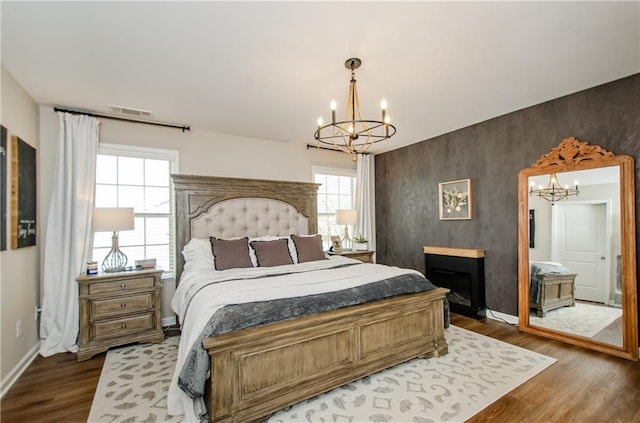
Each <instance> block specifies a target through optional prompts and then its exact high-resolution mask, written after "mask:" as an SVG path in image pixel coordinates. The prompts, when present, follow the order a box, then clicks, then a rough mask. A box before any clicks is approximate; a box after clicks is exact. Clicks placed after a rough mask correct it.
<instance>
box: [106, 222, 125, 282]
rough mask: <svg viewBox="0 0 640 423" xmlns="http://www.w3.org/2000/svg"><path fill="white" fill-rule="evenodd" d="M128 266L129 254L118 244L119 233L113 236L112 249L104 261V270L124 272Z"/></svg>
mask: <svg viewBox="0 0 640 423" xmlns="http://www.w3.org/2000/svg"><path fill="white" fill-rule="evenodd" d="M126 267H127V256H126V254H125V253H123V252H122V251H120V247H119V246H118V234H117V233H116V232H114V233H113V236H112V237H111V251H109V253H108V254H107V256H106V257H105V258H104V260H103V261H102V271H103V272H105V273H113V272H122V271H123V270H124V269H125V268H126Z"/></svg>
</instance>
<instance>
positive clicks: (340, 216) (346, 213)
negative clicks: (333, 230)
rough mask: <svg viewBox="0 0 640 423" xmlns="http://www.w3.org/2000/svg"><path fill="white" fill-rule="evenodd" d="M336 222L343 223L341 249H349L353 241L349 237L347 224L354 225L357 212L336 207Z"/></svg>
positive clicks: (356, 219) (356, 220)
mask: <svg viewBox="0 0 640 423" xmlns="http://www.w3.org/2000/svg"><path fill="white" fill-rule="evenodd" d="M336 223H337V224H338V225H344V237H343V238H342V249H343V250H351V249H352V247H353V243H352V241H351V238H349V229H348V225H355V224H356V223H358V213H357V211H356V210H352V209H338V210H336Z"/></svg>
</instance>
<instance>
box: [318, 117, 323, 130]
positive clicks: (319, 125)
mask: <svg viewBox="0 0 640 423" xmlns="http://www.w3.org/2000/svg"><path fill="white" fill-rule="evenodd" d="M322 123H323V121H322V117H319V118H318V128H320V127H321V126H322Z"/></svg>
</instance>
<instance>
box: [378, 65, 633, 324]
mask: <svg viewBox="0 0 640 423" xmlns="http://www.w3.org/2000/svg"><path fill="white" fill-rule="evenodd" d="M425 113H429V111H428V110H425ZM399 130H401V128H399ZM567 137H576V138H578V139H579V140H581V141H585V142H588V143H590V144H595V145H600V146H602V147H604V148H606V149H607V150H609V151H611V152H613V153H615V154H627V155H630V156H632V157H633V158H634V160H635V168H636V175H635V176H636V210H640V206H639V204H640V202H639V200H640V194H639V188H638V187H639V186H640V171H639V169H640V74H635V75H632V76H629V77H627V78H623V79H620V80H617V81H614V82H610V83H607V84H604V85H600V86H597V87H594V88H591V89H588V90H585V91H581V92H578V93H574V94H571V95H568V96H565V97H561V98H558V99H555V100H552V101H548V102H545V103H542V104H539V105H536V106H532V107H529V108H526V109H523V110H519V111H516V112H512V113H509V114H507V115H504V116H500V117H496V118H494V119H491V120H488V121H485V122H481V123H478V124H475V125H472V126H468V127H466V128H462V129H459V130H457V131H454V132H450V133H447V134H444V135H441V136H438V137H435V138H432V139H429V140H425V141H422V142H420V143H417V144H413V145H410V146H407V147H404V148H400V149H397V150H394V151H391V152H388V153H384V154H379V155H376V172H375V183H376V189H375V198H376V237H377V246H376V249H377V260H378V262H379V263H384V264H389V265H394V266H402V267H409V268H412V269H416V270H419V271H421V272H424V270H425V267H424V255H423V253H422V247H423V246H425V245H432V246H442V247H459V248H482V249H484V250H486V258H485V277H486V299H487V306H488V307H489V308H490V309H492V310H495V311H499V312H502V313H506V314H510V315H514V316H515V315H517V310H518V271H517V266H518V233H517V229H518V210H517V203H518V172H519V171H520V170H521V169H524V168H527V167H529V166H531V165H532V164H533V163H534V162H535V161H536V160H537V159H538V158H539V157H540V156H541V155H542V154H544V153H546V152H548V151H549V150H550V149H551V148H553V147H555V146H557V145H558V144H559V143H560V141H562V140H563V139H564V138H567ZM467 178H470V179H471V183H472V194H473V216H472V219H471V220H440V219H439V214H438V183H440V182H445V181H453V180H458V179H467ZM636 226H637V227H638V228H640V221H639V220H638V213H637V212H636ZM638 241H639V240H638V237H636V251H640V248H638V245H640V244H638ZM638 274H640V273H638Z"/></svg>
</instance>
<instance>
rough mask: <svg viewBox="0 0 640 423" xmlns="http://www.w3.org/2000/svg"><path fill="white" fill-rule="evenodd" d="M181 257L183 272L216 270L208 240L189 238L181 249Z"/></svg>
mask: <svg viewBox="0 0 640 423" xmlns="http://www.w3.org/2000/svg"><path fill="white" fill-rule="evenodd" d="M182 256H183V257H184V261H185V265H184V270H189V269H212V270H215V269H216V264H215V259H214V258H213V252H212V251H211V242H209V238H206V239H203V238H191V241H189V242H188V243H187V245H185V246H184V248H183V249H182Z"/></svg>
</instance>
